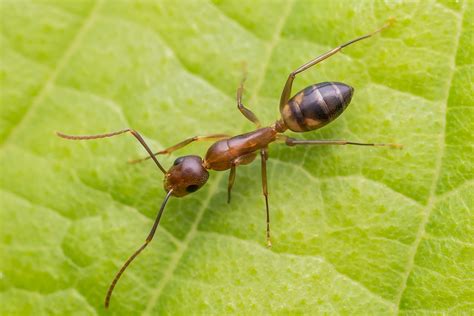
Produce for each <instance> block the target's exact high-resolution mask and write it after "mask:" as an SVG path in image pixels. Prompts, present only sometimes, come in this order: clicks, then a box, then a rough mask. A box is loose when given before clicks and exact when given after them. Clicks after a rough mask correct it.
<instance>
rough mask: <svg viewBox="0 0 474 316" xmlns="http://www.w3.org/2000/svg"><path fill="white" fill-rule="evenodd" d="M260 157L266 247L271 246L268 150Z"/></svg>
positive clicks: (264, 150) (261, 152)
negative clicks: (265, 213)
mask: <svg viewBox="0 0 474 316" xmlns="http://www.w3.org/2000/svg"><path fill="white" fill-rule="evenodd" d="M260 157H261V160H262V189H263V196H264V197H265V207H266V211H267V247H268V248H270V247H271V246H272V242H271V240H270V209H269V207H268V187H267V160H268V148H263V149H262V150H260Z"/></svg>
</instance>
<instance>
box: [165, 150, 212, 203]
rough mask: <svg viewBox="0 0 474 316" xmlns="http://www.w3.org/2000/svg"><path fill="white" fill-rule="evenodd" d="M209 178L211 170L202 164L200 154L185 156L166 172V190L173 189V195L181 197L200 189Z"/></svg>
mask: <svg viewBox="0 0 474 316" xmlns="http://www.w3.org/2000/svg"><path fill="white" fill-rule="evenodd" d="M208 178H209V172H207V170H206V169H205V168H204V167H203V166H202V159H201V157H199V156H194V155H191V156H183V157H179V158H178V159H176V160H175V161H174V163H173V166H172V167H171V168H170V169H169V170H168V172H167V173H166V174H165V179H164V186H165V190H166V192H168V191H170V190H173V193H172V195H174V196H177V197H181V196H185V195H187V194H189V193H192V192H195V191H197V190H199V189H200V188H201V187H202V186H203V185H204V184H205V183H206V182H207V179H208Z"/></svg>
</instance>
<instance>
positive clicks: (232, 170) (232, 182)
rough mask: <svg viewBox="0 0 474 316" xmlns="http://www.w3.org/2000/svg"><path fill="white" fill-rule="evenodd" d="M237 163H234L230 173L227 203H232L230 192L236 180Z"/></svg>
mask: <svg viewBox="0 0 474 316" xmlns="http://www.w3.org/2000/svg"><path fill="white" fill-rule="evenodd" d="M235 169H236V168H235V165H232V167H231V168H230V173H229V183H228V184H227V203H230V193H231V191H232V187H233V186H234V181H235Z"/></svg>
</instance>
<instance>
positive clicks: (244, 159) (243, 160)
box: [227, 152, 257, 203]
mask: <svg viewBox="0 0 474 316" xmlns="http://www.w3.org/2000/svg"><path fill="white" fill-rule="evenodd" d="M255 157H257V154H256V153H254V152H253V153H250V154H247V155H243V156H240V157H238V158H237V159H235V160H234V161H232V166H231V168H230V173H229V183H228V185H227V203H230V196H231V194H230V193H231V192H232V187H233V186H234V181H235V173H236V168H237V167H238V166H240V165H248V164H249V163H251V162H252V161H254V159H255Z"/></svg>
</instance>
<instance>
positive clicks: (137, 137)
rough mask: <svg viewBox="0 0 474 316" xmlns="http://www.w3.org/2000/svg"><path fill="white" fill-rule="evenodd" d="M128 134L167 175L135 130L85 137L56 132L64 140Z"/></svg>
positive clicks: (127, 129) (129, 129) (128, 129)
mask: <svg viewBox="0 0 474 316" xmlns="http://www.w3.org/2000/svg"><path fill="white" fill-rule="evenodd" d="M127 132H130V133H131V134H132V135H133V136H134V137H135V138H136V139H137V140H138V141H139V142H140V144H142V146H143V147H144V148H145V150H146V151H147V152H148V154H149V155H150V156H149V157H148V158H152V159H153V161H154V162H155V163H156V165H157V166H158V168H160V170H161V171H162V172H163V173H166V170H165V169H164V168H163V167H162V166H161V164H160V163H159V162H158V160H157V159H156V157H155V156H154V155H153V152H152V151H151V149H150V147H148V145H147V144H146V142H145V140H144V139H143V137H142V136H141V135H140V134H139V133H138V132H137V131H135V130H133V129H131V128H126V129H123V130H121V131H118V132H112V133H107V134H98V135H84V136H75V135H66V134H63V133H60V132H56V134H57V135H58V136H59V137H62V138H65V139H72V140H89V139H98V138H106V137H112V136H116V135H120V134H124V133H127Z"/></svg>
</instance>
